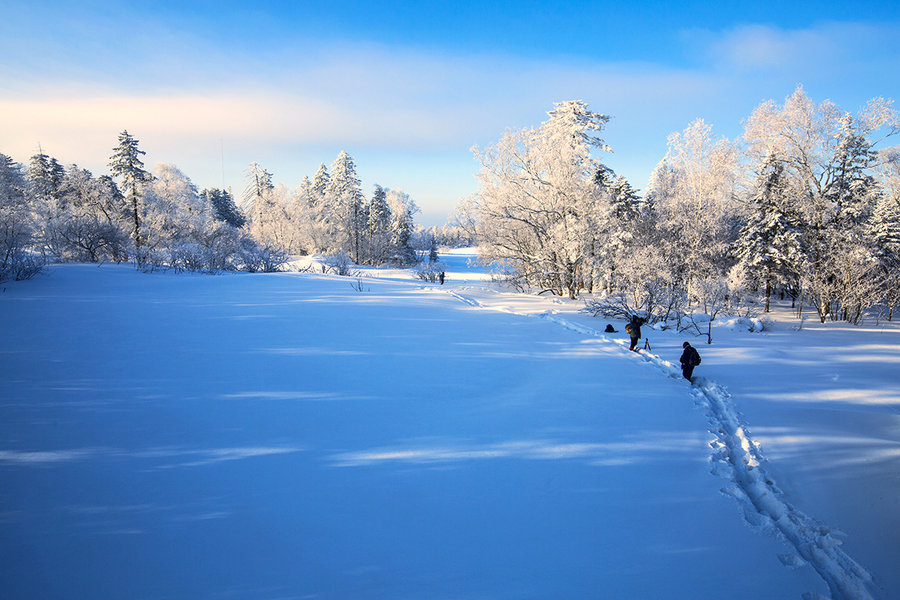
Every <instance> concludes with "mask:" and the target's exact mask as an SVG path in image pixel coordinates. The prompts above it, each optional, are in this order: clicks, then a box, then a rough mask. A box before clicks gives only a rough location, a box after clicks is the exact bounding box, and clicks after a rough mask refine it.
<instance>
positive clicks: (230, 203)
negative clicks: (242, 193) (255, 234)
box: [201, 188, 247, 227]
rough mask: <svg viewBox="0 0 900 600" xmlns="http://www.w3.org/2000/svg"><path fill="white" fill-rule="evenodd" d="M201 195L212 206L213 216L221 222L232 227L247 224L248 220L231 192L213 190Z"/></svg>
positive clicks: (204, 191) (205, 191)
mask: <svg viewBox="0 0 900 600" xmlns="http://www.w3.org/2000/svg"><path fill="white" fill-rule="evenodd" d="M201 195H202V196H203V197H204V198H205V199H206V201H207V202H208V203H209V204H210V206H212V210H213V216H214V217H215V218H216V219H218V220H219V221H222V222H223V223H228V224H229V225H231V226H232V227H243V226H244V225H245V224H246V223H247V219H246V218H245V217H244V215H243V213H241V210H240V209H239V208H238V206H237V204H236V203H235V201H234V196H232V195H231V190H220V189H218V188H211V189H207V190H203V192H202V194H201Z"/></svg>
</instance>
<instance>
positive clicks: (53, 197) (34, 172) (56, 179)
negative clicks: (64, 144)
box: [26, 148, 66, 204]
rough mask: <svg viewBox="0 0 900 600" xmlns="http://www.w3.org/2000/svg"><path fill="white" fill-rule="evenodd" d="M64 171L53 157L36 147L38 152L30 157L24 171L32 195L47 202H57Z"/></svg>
mask: <svg viewBox="0 0 900 600" xmlns="http://www.w3.org/2000/svg"><path fill="white" fill-rule="evenodd" d="M65 173H66V171H65V169H64V168H63V166H62V165H61V164H59V162H57V160H56V159H55V158H51V157H49V156H47V155H46V154H44V152H43V150H42V149H40V148H38V153H37V154H35V155H34V156H32V157H31V160H30V161H29V163H28V170H27V172H26V175H27V177H28V181H29V183H30V184H31V191H32V194H33V196H34V197H36V198H37V199H39V200H40V201H42V202H45V203H48V204H55V203H57V202H59V199H60V193H59V188H60V186H61V185H62V181H63V178H64V177H65Z"/></svg>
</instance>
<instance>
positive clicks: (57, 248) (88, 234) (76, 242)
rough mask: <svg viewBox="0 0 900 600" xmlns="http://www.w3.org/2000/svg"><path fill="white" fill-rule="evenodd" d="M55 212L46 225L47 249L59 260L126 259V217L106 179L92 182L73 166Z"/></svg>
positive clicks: (120, 199)
mask: <svg viewBox="0 0 900 600" xmlns="http://www.w3.org/2000/svg"><path fill="white" fill-rule="evenodd" d="M59 194H60V202H59V207H58V210H57V211H55V212H54V214H52V215H50V216H49V218H48V219H47V221H46V223H45V226H44V227H45V231H46V241H45V243H46V244H47V246H48V248H49V249H50V250H51V252H52V253H53V254H54V255H55V256H56V257H57V258H59V259H62V260H74V261H87V262H99V261H103V260H113V261H116V262H119V261H123V260H126V259H127V247H128V238H129V234H128V230H129V214H128V211H127V206H126V204H125V199H124V197H123V196H122V193H121V192H120V191H119V188H118V187H117V186H116V184H115V182H114V181H113V180H112V179H111V178H110V177H108V176H105V175H104V176H101V177H99V178H95V177H94V176H93V175H92V174H91V172H90V171H88V170H87V169H81V168H79V167H78V166H77V165H72V166H71V167H69V169H68V170H67V171H66V175H65V177H64V179H63V181H62V184H61V185H60V189H59Z"/></svg>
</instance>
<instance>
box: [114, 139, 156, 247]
mask: <svg viewBox="0 0 900 600" xmlns="http://www.w3.org/2000/svg"><path fill="white" fill-rule="evenodd" d="M138 143H139V142H138V140H137V139H135V138H134V137H133V136H132V135H131V134H129V133H128V131H127V130H125V131H122V133H120V134H119V145H118V146H116V147H115V148H114V149H113V155H112V156H111V157H110V158H109V161H110V162H109V168H110V172H111V173H112V175H113V177H117V178H119V179H120V181H121V189H123V190H124V192H125V198H126V200H127V201H128V204H129V206H130V210H131V218H132V224H133V229H132V239H133V241H134V246H135V249H136V250H137V251H138V253H139V254H140V250H141V245H142V243H143V232H142V231H141V211H142V210H143V206H142V198H143V193H144V188H145V186H146V184H148V183H149V182H150V181H152V179H153V176H152V175H150V173H149V172H148V171H147V170H145V169H144V163H143V161H142V160H141V156H143V155H144V154H146V152H144V151H143V150H141V149H139V148H138ZM138 260H141V259H140V256H138Z"/></svg>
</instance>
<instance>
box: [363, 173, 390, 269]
mask: <svg viewBox="0 0 900 600" xmlns="http://www.w3.org/2000/svg"><path fill="white" fill-rule="evenodd" d="M368 217H369V218H368V223H367V226H366V231H367V235H368V240H369V248H370V257H371V261H372V264H375V265H381V264H384V263H385V262H387V261H388V259H389V258H390V254H391V248H390V244H391V207H390V206H389V205H388V202H387V193H386V192H385V190H384V188H383V187H381V186H380V185H377V184H376V185H375V193H374V194H373V195H372V200H371V201H370V202H369V210H368Z"/></svg>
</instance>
